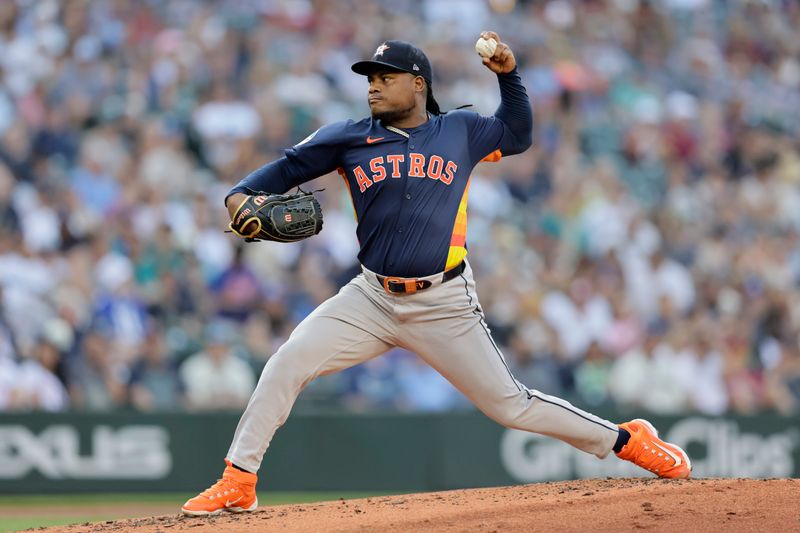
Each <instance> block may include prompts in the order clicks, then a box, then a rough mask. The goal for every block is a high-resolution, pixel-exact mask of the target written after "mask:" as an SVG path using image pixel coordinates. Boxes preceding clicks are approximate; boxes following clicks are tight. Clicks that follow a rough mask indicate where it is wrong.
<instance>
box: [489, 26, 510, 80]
mask: <svg viewBox="0 0 800 533" xmlns="http://www.w3.org/2000/svg"><path fill="white" fill-rule="evenodd" d="M481 37H483V38H484V39H494V40H495V41H497V48H496V49H495V51H494V55H493V56H492V57H484V58H483V64H484V65H486V68H488V69H489V70H491V71H492V72H494V73H495V74H507V73H509V72H511V71H512V70H514V67H516V66H517V60H516V59H515V58H514V54H513V52H511V48H509V47H508V45H507V44H505V43H504V42H503V41H501V40H500V36H499V35H497V34H496V33H495V32H493V31H482V32H481Z"/></svg>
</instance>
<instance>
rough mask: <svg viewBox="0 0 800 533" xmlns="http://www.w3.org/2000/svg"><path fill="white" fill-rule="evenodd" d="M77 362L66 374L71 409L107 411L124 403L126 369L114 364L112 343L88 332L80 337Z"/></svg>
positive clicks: (120, 364)
mask: <svg viewBox="0 0 800 533" xmlns="http://www.w3.org/2000/svg"><path fill="white" fill-rule="evenodd" d="M81 345H82V346H81V350H80V358H77V359H75V360H73V361H72V363H71V368H70V369H69V370H68V383H69V395H70V399H71V404H72V406H73V408H74V409H77V410H86V411H110V410H112V409H115V408H118V407H122V406H123V405H125V403H126V399H127V394H126V389H125V381H126V375H127V370H126V368H125V366H124V365H123V364H122V363H120V362H118V361H115V360H114V358H113V357H112V354H111V349H110V348H111V342H110V341H109V339H108V338H107V337H106V336H105V335H103V334H102V333H100V332H98V331H94V330H90V331H89V332H87V333H86V334H85V336H84V337H83V341H82V343H81Z"/></svg>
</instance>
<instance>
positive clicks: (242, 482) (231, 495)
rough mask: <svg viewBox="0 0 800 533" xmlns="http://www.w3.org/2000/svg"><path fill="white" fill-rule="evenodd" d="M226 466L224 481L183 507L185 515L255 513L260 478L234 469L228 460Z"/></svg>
mask: <svg viewBox="0 0 800 533" xmlns="http://www.w3.org/2000/svg"><path fill="white" fill-rule="evenodd" d="M225 464H226V465H227V467H226V468H225V471H224V472H223V473H222V479H218V480H217V482H216V483H214V484H213V485H211V486H210V487H209V488H207V489H206V490H204V491H203V492H201V493H200V494H198V495H197V496H195V497H194V498H192V499H191V500H188V501H187V502H186V503H184V504H183V507H181V512H183V514H185V515H189V516H206V515H215V514H219V513H221V512H222V511H231V512H233V513H243V512H246V511H255V509H256V507H258V498H257V497H256V481H258V476H257V475H255V474H251V473H249V472H242V471H241V470H239V469H237V468H234V467H233V465H231V462H230V461H228V460H227V459H225Z"/></svg>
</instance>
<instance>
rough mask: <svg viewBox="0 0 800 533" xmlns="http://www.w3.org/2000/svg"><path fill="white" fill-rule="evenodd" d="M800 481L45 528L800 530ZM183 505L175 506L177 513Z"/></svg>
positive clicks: (611, 483)
mask: <svg viewBox="0 0 800 533" xmlns="http://www.w3.org/2000/svg"><path fill="white" fill-rule="evenodd" d="M798 501H800V480H798V479H769V480H754V479H693V480H660V479H600V480H598V479H594V480H582V481H564V482H558V483H541V484H536V485H520V486H514V487H499V488H482V489H469V490H453V491H446V492H431V493H422V494H407V495H401V496H382V497H376V498H365V499H360V500H340V501H332V502H323V503H312V504H303V505H277V506H272V507H259V508H258V510H256V511H255V512H253V513H248V514H240V515H235V514H229V513H226V514H223V515H220V516H216V517H208V518H186V517H183V516H180V515H178V514H172V515H168V516H157V517H150V518H138V519H128V520H119V521H113V522H103V523H93V524H88V523H87V524H81V525H74V526H65V527H55V528H48V529H38V530H37V531H46V532H56V531H59V532H62V531H63V532H69V533H77V532H84V531H91V532H101V531H102V532H105V531H108V532H114V533H123V532H129V531H133V532H137V533H143V532H148V533H150V532H153V533H155V532H162V533H167V532H169V533H172V532H178V531H191V532H193V533H201V532H212V531H213V532H215V533H218V532H220V531H236V532H254V531H303V532H305V531H312V532H318V531H326V532H327V531H332V532H351V531H353V532H355V531H359V532H365V531H380V532H398V533H399V532H403V533H405V532H420V531H437V532H438V531H448V532H450V531H470V532H475V531H477V532H492V531H496V532H502V531H548V532H559V531H593V532H603V531H609V532H611V531H613V532H615V533H616V532H619V531H631V530H648V531H725V532H739V531H759V532H761V531H770V532H772V531H775V532H782V531H800V505H798ZM181 503H182V502H176V503H175V507H176V509H177V508H178V506H179V505H180V504H181Z"/></svg>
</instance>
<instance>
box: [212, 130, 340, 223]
mask: <svg viewBox="0 0 800 533" xmlns="http://www.w3.org/2000/svg"><path fill="white" fill-rule="evenodd" d="M350 123H351V121H342V122H335V123H333V124H329V125H327V126H323V127H321V128H320V129H318V130H317V131H315V132H314V133H312V134H311V135H309V136H308V137H306V138H305V139H303V140H302V141H300V142H299V143H297V144H295V145H294V146H292V147H291V148H289V149H288V150H285V151H284V155H283V157H281V158H280V159H276V160H275V161H272V162H270V163H267V164H266V165H264V166H263V167H261V168H259V169H258V170H255V171H253V172H251V173H250V174H248V175H247V176H246V177H245V178H244V179H242V181H240V182H239V183H238V184H236V186H235V187H234V188H232V189H231V190H230V192H228V195H227V196H226V197H225V205H226V206H227V208H228V212H229V213H230V215H231V218H233V214H234V213H235V212H236V210H237V209H238V207H239V205H241V203H242V202H243V201H244V199H245V197H246V196H247V195H249V194H252V193H253V191H258V192H267V193H276V194H283V193H285V192H287V191H289V190H290V189H292V188H294V187H297V186H298V185H302V184H303V183H305V182H307V181H311V180H313V179H315V178H318V177H320V176H323V175H325V174H327V173H328V172H332V171H333V170H335V169H336V168H337V167H339V166H340V163H339V156H340V154H341V151H342V148H344V144H343V142H342V139H343V138H344V131H345V129H346V128H347V126H348V125H349V124H350Z"/></svg>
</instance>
